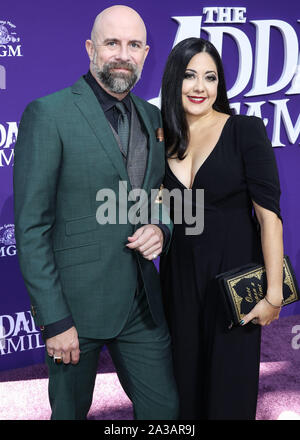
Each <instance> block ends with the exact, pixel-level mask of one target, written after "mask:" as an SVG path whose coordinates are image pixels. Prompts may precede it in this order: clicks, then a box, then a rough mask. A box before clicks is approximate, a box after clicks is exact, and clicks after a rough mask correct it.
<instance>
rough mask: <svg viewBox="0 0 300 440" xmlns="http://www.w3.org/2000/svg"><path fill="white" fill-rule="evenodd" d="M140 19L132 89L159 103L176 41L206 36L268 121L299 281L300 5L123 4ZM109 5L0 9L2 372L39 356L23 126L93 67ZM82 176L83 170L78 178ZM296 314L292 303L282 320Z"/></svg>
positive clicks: (253, 111)
mask: <svg viewBox="0 0 300 440" xmlns="http://www.w3.org/2000/svg"><path fill="white" fill-rule="evenodd" d="M117 3H118V4H126V5H128V6H131V7H133V8H134V9H136V10H137V11H138V12H139V13H140V14H141V16H142V17H143V18H144V20H145V23H146V25H147V28H148V40H149V44H150V46H151V49H150V53H149V56H148V58H147V60H146V64H145V67H144V72H143V75H142V79H141V81H140V82H139V84H138V85H137V86H136V88H135V90H134V91H135V93H136V94H137V95H139V96H141V97H143V98H144V99H147V100H149V101H151V102H153V103H154V104H157V105H159V95H160V84H161V78H162V73H163V68H164V65H165V62H166V59H167V56H168V54H169V52H170V50H171V49H172V47H173V45H174V44H176V43H177V42H179V41H181V40H182V39H184V38H187V37H191V36H194V37H199V36H201V37H204V38H208V39H210V40H211V41H212V42H213V43H214V44H215V46H216V47H217V48H218V50H219V52H220V53H221V55H222V59H223V61H224V65H225V73H226V77H227V86H228V93H229V97H230V101H231V105H232V108H234V110H235V112H237V113H241V114H248V115H256V116H259V117H261V118H263V120H264V122H265V124H266V127H267V131H268V135H269V138H270V139H271V140H272V144H273V147H274V151H275V154H276V158H277V163H278V167H279V173H280V180H281V187H282V199H281V207H282V214H283V218H284V243H285V252H286V253H287V254H288V255H289V256H290V258H291V261H292V263H293V265H294V267H295V270H296V274H297V277H298V280H300V228H299V217H300V203H299V195H298V194H299V191H300V172H299V164H300V148H299V142H300V136H299V134H300V115H299V103H300V100H299V94H300V57H299V41H300V10H299V6H298V5H297V2H295V1H294V0H286V1H285V2H281V1H279V0H272V1H269V0H265V1H264V2H262V1H261V0H244V1H241V0H234V1H230V0H216V1H211V0H209V1H205V0H203V1H199V0H190V1H189V2H184V1H182V0H164V1H163V2H162V1H159V0H153V1H151V2H144V1H141V0H140V1H139V0H132V1H130V0H128V1H126V2H123V1H118V2H117ZM113 4H114V2H113V1H101V0H100V1H99V0H97V1H96V0H86V1H85V2H74V1H73V0H52V1H51V2H46V1H43V2H40V1H37V0H27V1H26V2H24V1H23V0H15V1H14V2H3V3H2V4H1V9H0V275H1V278H0V291H1V294H0V370H5V369H10V368H18V367H21V366H25V365H30V364H34V363H38V362H43V358H44V350H43V341H42V339H41V337H40V334H39V331H38V329H36V328H35V325H34V322H33V320H32V318H31V315H30V312H29V309H30V304H29V299H28V296H27V293H26V290H25V287H24V284H23V280H22V276H21V273H20V270H19V265H18V259H17V255H16V247H15V239H14V214H13V189H12V175H13V161H14V145H15V142H16V139H17V136H18V125H19V121H20V118H21V115H22V112H23V110H24V108H25V106H26V105H27V104H28V103H29V102H30V101H32V100H34V99H35V98H38V97H40V96H44V95H47V94H49V93H52V92H54V91H56V90H58V89H61V88H64V87H67V86H69V85H71V84H72V83H74V82H75V81H76V80H77V79H78V78H79V77H80V76H81V75H82V74H84V73H86V72H87V70H88V64H89V62H88V57H87V55H86V52H85V46H84V43H85V40H86V39H87V38H89V36H90V30H91V27H92V24H93V20H94V18H95V16H96V15H97V14H98V13H99V12H100V11H101V10H102V9H104V8H105V7H108V6H111V5H113ZM78 179H80V176H78ZM299 313H300V304H299V303H297V304H294V305H289V306H287V307H286V308H285V309H284V310H283V311H282V314H281V316H288V315H294V314H299Z"/></svg>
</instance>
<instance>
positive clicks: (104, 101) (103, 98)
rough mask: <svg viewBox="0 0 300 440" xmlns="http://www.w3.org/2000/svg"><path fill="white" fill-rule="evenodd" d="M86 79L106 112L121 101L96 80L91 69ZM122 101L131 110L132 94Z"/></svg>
mask: <svg viewBox="0 0 300 440" xmlns="http://www.w3.org/2000/svg"><path fill="white" fill-rule="evenodd" d="M84 79H85V80H86V82H87V83H88V84H89V86H90V87H91V89H92V90H93V92H94V93H95V95H96V97H97V99H98V101H99V102H100V104H101V107H102V109H103V111H104V112H106V111H108V110H110V109H111V108H112V107H114V106H115V105H116V103H117V102H120V100H119V99H117V98H115V97H114V96H112V95H110V94H109V93H107V92H106V91H105V90H104V89H103V88H102V87H101V86H100V84H99V83H98V82H97V81H96V80H95V78H94V77H93V75H92V74H91V71H90V70H89V71H88V73H87V74H86V75H85V76H84ZM121 102H122V103H123V104H124V105H125V107H126V109H127V110H128V111H129V112H131V100H130V94H129V93H128V95H126V96H125V98H123V99H122V100H121Z"/></svg>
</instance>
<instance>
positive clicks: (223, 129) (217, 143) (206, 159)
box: [166, 115, 233, 190]
mask: <svg viewBox="0 0 300 440" xmlns="http://www.w3.org/2000/svg"><path fill="white" fill-rule="evenodd" d="M232 116H233V115H230V116H229V118H227V119H226V121H225V124H224V125H223V128H222V130H221V133H220V136H219V138H218V140H217V142H216V144H215V146H214V148H213V149H212V150H211V152H210V153H209V154H208V155H207V157H206V158H205V160H204V161H203V162H202V164H201V165H200V167H199V168H198V169H197V171H196V174H195V176H194V180H193V183H192V185H191V187H190V188H188V187H187V186H185V185H184V184H183V183H182V182H181V180H179V179H178V177H177V176H176V174H174V172H173V171H172V169H171V167H170V165H169V161H168V160H167V161H166V162H167V166H168V168H169V170H170V172H171V174H172V175H173V176H174V178H175V179H176V180H177V182H178V183H180V185H181V186H183V187H184V188H185V189H187V190H191V189H193V186H194V183H195V180H196V177H197V176H198V174H199V172H200V171H201V170H202V168H203V166H204V165H205V164H206V162H207V161H208V160H209V158H210V157H211V156H212V154H213V152H214V151H215V150H216V148H217V146H218V145H219V143H220V142H221V139H222V137H223V133H224V131H225V128H226V126H227V123H228V121H229V120H230V119H231V118H232Z"/></svg>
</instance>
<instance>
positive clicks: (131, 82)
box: [96, 63, 141, 94]
mask: <svg viewBox="0 0 300 440" xmlns="http://www.w3.org/2000/svg"><path fill="white" fill-rule="evenodd" d="M113 68H125V69H129V70H130V73H123V72H112V70H111V69H113ZM96 75H97V77H98V79H99V80H100V82H101V83H102V84H103V85H104V86H105V87H106V88H107V89H108V90H110V91H111V92H113V93H118V94H121V93H126V92H129V91H130V90H131V89H132V88H133V87H134V86H135V84H136V83H137V82H138V80H139V79H140V76H141V72H140V71H139V70H138V68H137V67H136V66H134V65H132V64H127V63H107V64H104V65H103V68H102V69H99V68H97V69H96Z"/></svg>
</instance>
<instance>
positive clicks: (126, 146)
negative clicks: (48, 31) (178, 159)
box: [14, 6, 178, 420]
mask: <svg viewBox="0 0 300 440" xmlns="http://www.w3.org/2000/svg"><path fill="white" fill-rule="evenodd" d="M146 38H147V37H146V28H145V25H144V23H143V20H142V19H141V17H140V16H139V15H138V14H137V12H136V11H134V10H133V9H131V8H128V7H125V6H114V7H111V8H108V9H106V10H104V11H103V12H101V13H100V14H99V15H98V16H97V18H96V20H95V23H94V26H93V29H92V33H91V39H90V40H87V41H86V50H87V53H88V56H89V59H90V69H89V72H88V73H87V74H86V75H84V76H83V77H81V78H80V79H79V81H77V82H76V83H75V84H74V85H73V86H72V87H69V88H67V89H64V90H61V91H59V92H57V93H54V94H52V95H49V96H46V97H43V98H40V99H38V100H36V101H34V102H32V103H31V104H29V106H28V107H27V108H26V109H25V112H24V114H23V117H22V121H21V123H20V127H19V135H18V141H17V144H16V146H15V164H14V196H15V224H16V225H15V226H16V241H17V248H18V256H19V261H20V267H21V271H22V274H23V277H24V281H25V284H26V287H27V290H28V292H29V295H30V299H31V310H32V315H33V317H34V319H35V322H36V324H37V325H38V326H40V328H41V330H42V334H43V338H44V340H45V345H46V350H47V352H46V362H47V364H48V369H49V398H50V404H51V408H52V419H69V420H71V419H85V418H86V417H87V414H88V411H89V408H90V405H91V402H92V396H93V389H94V384H95V378H96V372H97V367H98V361H99V355H100V351H101V349H102V348H103V346H104V345H105V346H107V348H108V349H109V352H110V355H111V357H112V359H113V362H114V364H115V367H116V371H117V373H118V377H119V379H120V382H121V384H122V386H123V388H124V390H125V392H126V393H127V395H128V397H129V398H130V399H131V401H132V403H133V409H134V417H135V418H136V419H148V420H151V419H156V420H159V419H164V420H171V419H176V418H177V412H178V400H177V391H176V386H175V383H174V378H173V371H172V361H171V353H170V337H169V333H168V329H167V325H166V321H165V317H164V313H163V306H162V302H161V291H160V282H159V276H158V273H157V271H156V268H155V266H154V263H153V261H152V260H153V259H155V258H156V257H157V256H158V255H159V254H160V253H161V252H162V250H164V251H165V250H166V249H167V247H168V244H169V241H170V237H171V226H170V225H169V224H163V223H162V221H161V219H160V215H161V212H162V211H161V208H159V209H158V214H157V222H155V223H157V224H155V225H154V224H150V222H147V221H144V222H141V221H139V222H131V221H129V219H127V221H124V211H125V214H129V211H130V208H131V207H132V206H133V202H134V201H132V199H130V197H129V194H130V193H131V190H137V191H138V193H139V194H141V192H140V189H143V191H144V194H147V195H150V192H151V190H152V189H154V188H155V189H156V188H159V187H160V185H161V182H162V180H163V175H164V167H165V164H164V143H163V141H162V140H161V136H160V135H159V136H158V135H157V133H161V130H158V129H161V127H162V122H161V116H160V112H159V110H158V109H157V108H156V107H154V106H152V105H150V104H149V103H147V102H145V101H144V100H142V99H140V98H138V97H137V96H135V95H133V94H132V93H130V90H131V89H132V88H133V86H134V85H135V84H136V82H137V81H138V80H139V78H140V76H141V72H142V69H143V64H144V61H145V59H146V57H147V54H148V51H149V46H148V45H147V41H146ZM157 130H158V131H157ZM103 191H104V192H103ZM103 194H106V195H107V194H114V195H115V206H114V209H115V211H116V212H117V213H119V210H120V209H122V210H123V211H122V212H123V216H122V219H121V218H120V217H119V216H117V218H115V221H107V218H105V217H104V212H105V209H104V208H103V206H105V205H104V204H103V206H102V204H101V202H105V201H107V197H106V196H103ZM127 196H128V200H127ZM150 201H151V199H150V197H149V203H150ZM147 203H148V202H147ZM146 205H147V207H148V204H146ZM124 206H125V208H124ZM156 206H160V205H159V204H158V205H156ZM113 212H114V211H113ZM101 213H102V215H101ZM120 216H121V215H120ZM103 217H104V218H103ZM128 218H129V215H128Z"/></svg>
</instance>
